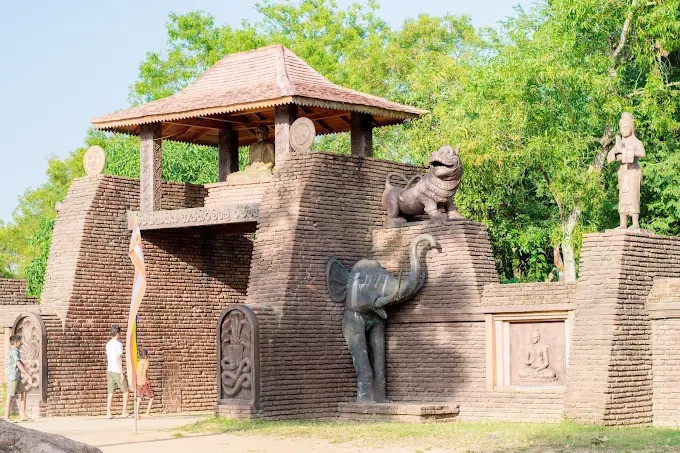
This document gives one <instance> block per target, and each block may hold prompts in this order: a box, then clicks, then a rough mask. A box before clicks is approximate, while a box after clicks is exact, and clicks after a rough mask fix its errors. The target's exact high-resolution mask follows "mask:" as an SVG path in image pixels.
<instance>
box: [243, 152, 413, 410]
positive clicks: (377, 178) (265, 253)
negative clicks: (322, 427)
mask: <svg viewBox="0 0 680 453" xmlns="http://www.w3.org/2000/svg"><path fill="white" fill-rule="evenodd" d="M391 171H406V172H407V173H408V174H409V175H413V174H414V171H415V169H414V168H412V167H409V166H406V165H400V164H396V163H392V162H386V161H381V160H378V159H372V158H367V159H362V158H358V157H352V156H340V155H334V154H327V153H312V154H291V156H290V157H289V159H287V160H286V162H285V163H284V164H283V165H281V166H279V168H278V172H279V177H278V178H277V179H276V180H274V181H273V182H272V183H271V185H270V186H269V187H268V188H267V192H266V193H265V195H264V197H263V200H262V204H261V207H260V219H259V223H258V231H257V239H256V241H255V247H254V250H253V261H252V263H253V266H252V269H251V280H250V284H249V287H248V299H247V303H248V305H250V306H251V308H253V310H254V311H255V312H256V313H257V315H258V319H259V322H260V358H261V406H262V411H263V415H264V416H265V417H270V418H290V417H296V416H298V417H299V416H305V417H332V416H335V415H337V404H338V402H340V401H351V400H352V399H353V398H355V377H354V370H353V367H352V361H351V358H350V355H349V352H348V351H347V346H346V344H345V340H344V338H343V336H342V331H341V317H342V309H343V307H342V304H338V303H335V302H332V301H331V300H330V298H329V297H328V293H327V290H326V280H325V270H326V263H327V261H328V258H329V257H330V256H337V257H338V258H340V259H341V260H342V261H343V262H344V263H345V264H346V265H350V264H352V263H354V262H355V261H357V260H359V259H361V258H365V257H367V256H370V254H371V244H372V236H371V229H372V228H376V227H380V226H382V225H383V223H384V220H385V215H384V214H383V209H382V205H381V201H380V197H381V194H382V190H383V188H384V184H385V178H386V176H387V173H388V172H391Z"/></svg>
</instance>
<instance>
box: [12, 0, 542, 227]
mask: <svg viewBox="0 0 680 453" xmlns="http://www.w3.org/2000/svg"><path fill="white" fill-rule="evenodd" d="M337 2H338V4H339V5H341V6H342V5H345V4H349V3H351V1H350V0H337ZM0 3H1V4H0V57H1V58H2V69H1V70H0V90H2V91H0V132H1V133H2V137H3V140H2V144H0V181H2V185H1V186H0V187H1V188H2V190H0V219H1V220H3V221H5V222H7V221H9V220H10V218H11V214H12V211H13V210H14V208H15V207H16V205H17V200H18V197H19V196H20V195H22V194H23V193H24V191H25V190H26V189H28V188H29V187H37V186H39V185H41V184H42V183H44V182H45V181H46V179H47V177H46V175H45V170H46V168H47V161H48V159H49V158H50V157H59V158H63V157H66V156H67V155H68V154H69V153H70V152H71V151H73V150H74V149H76V148H78V147H81V146H83V143H84V138H85V134H86V131H87V130H88V128H89V127H90V122H89V120H90V119H91V118H94V117H95V116H99V115H103V114H105V113H110V112H112V111H115V110H119V109H121V108H125V107H127V106H128V93H129V86H130V85H131V84H132V83H133V82H134V80H135V79H136V78H137V73H138V67H139V64H140V63H141V62H142V60H143V59H144V56H145V54H146V52H149V51H161V50H163V49H164V48H165V44H166V42H167V35H166V32H165V24H166V22H167V18H168V14H169V13H170V12H174V13H186V12H189V11H193V10H197V9H201V10H204V11H206V12H208V13H210V14H212V15H213V16H214V17H215V19H216V23H218V24H228V25H231V26H234V27H237V26H238V25H239V24H240V23H241V21H242V20H244V19H246V20H256V19H257V17H258V15H257V11H256V8H255V4H256V3H257V2H256V1H255V0H239V1H227V0H221V1H220V0H183V1H181V0H116V1H112V0H103V1H89V0H87V1H86V0H78V1H76V0H63V1H54V0H41V1H36V0H23V1H3V2H0ZM380 4H381V5H382V6H381V9H380V15H381V17H383V19H384V20H386V21H387V22H388V23H389V24H390V25H391V26H393V27H395V28H398V27H399V26H400V25H401V24H402V22H403V21H404V19H406V18H409V17H414V16H417V15H419V14H431V15H444V14H446V13H451V14H467V15H469V16H471V17H472V21H473V23H474V24H475V25H478V26H493V25H495V24H497V23H498V21H501V20H503V19H504V18H505V17H507V16H510V15H512V14H513V9H512V8H513V6H514V5H517V4H519V5H521V6H522V7H524V8H529V7H530V5H531V2H530V1H529V0H476V1H469V0H448V1H442V0H420V1H413V0H381V1H380Z"/></svg>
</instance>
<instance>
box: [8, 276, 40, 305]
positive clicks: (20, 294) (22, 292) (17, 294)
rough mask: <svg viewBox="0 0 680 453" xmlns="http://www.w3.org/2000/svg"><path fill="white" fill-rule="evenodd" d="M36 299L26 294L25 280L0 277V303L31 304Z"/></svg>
mask: <svg viewBox="0 0 680 453" xmlns="http://www.w3.org/2000/svg"><path fill="white" fill-rule="evenodd" d="M37 303H38V301H37V300H36V299H35V298H34V297H30V296H28V295H27V294H26V280H19V279H15V278H0V305H32V304H37Z"/></svg>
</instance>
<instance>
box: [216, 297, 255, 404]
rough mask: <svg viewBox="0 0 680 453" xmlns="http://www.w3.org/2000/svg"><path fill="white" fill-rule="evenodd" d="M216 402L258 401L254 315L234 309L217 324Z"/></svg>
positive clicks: (223, 314)
mask: <svg viewBox="0 0 680 453" xmlns="http://www.w3.org/2000/svg"><path fill="white" fill-rule="evenodd" d="M217 335H218V338H217V341H218V362H219V363H218V400H219V401H220V402H221V403H225V402H227V403H228V402H229V401H232V402H236V401H246V402H250V403H251V404H252V405H254V406H255V407H257V404H258V401H259V376H258V361H259V354H258V348H259V344H258V343H259V332H258V323H257V318H256V317H255V314H254V313H253V312H252V310H250V309H249V308H248V307H245V306H234V307H232V308H229V309H227V310H225V311H223V312H222V315H221V316H220V320H219V323H218V332H217Z"/></svg>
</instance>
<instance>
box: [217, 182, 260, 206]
mask: <svg viewBox="0 0 680 453" xmlns="http://www.w3.org/2000/svg"><path fill="white" fill-rule="evenodd" d="M269 183H270V181H259V182H246V183H240V184H234V183H227V182H218V183H215V184H206V185H205V186H204V187H205V189H206V190H207V196H206V197H205V200H204V205H205V206H206V207H209V206H217V205H224V204H248V203H260V202H261V201H262V196H263V195H264V193H265V191H266V190H267V187H268V186H269Z"/></svg>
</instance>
